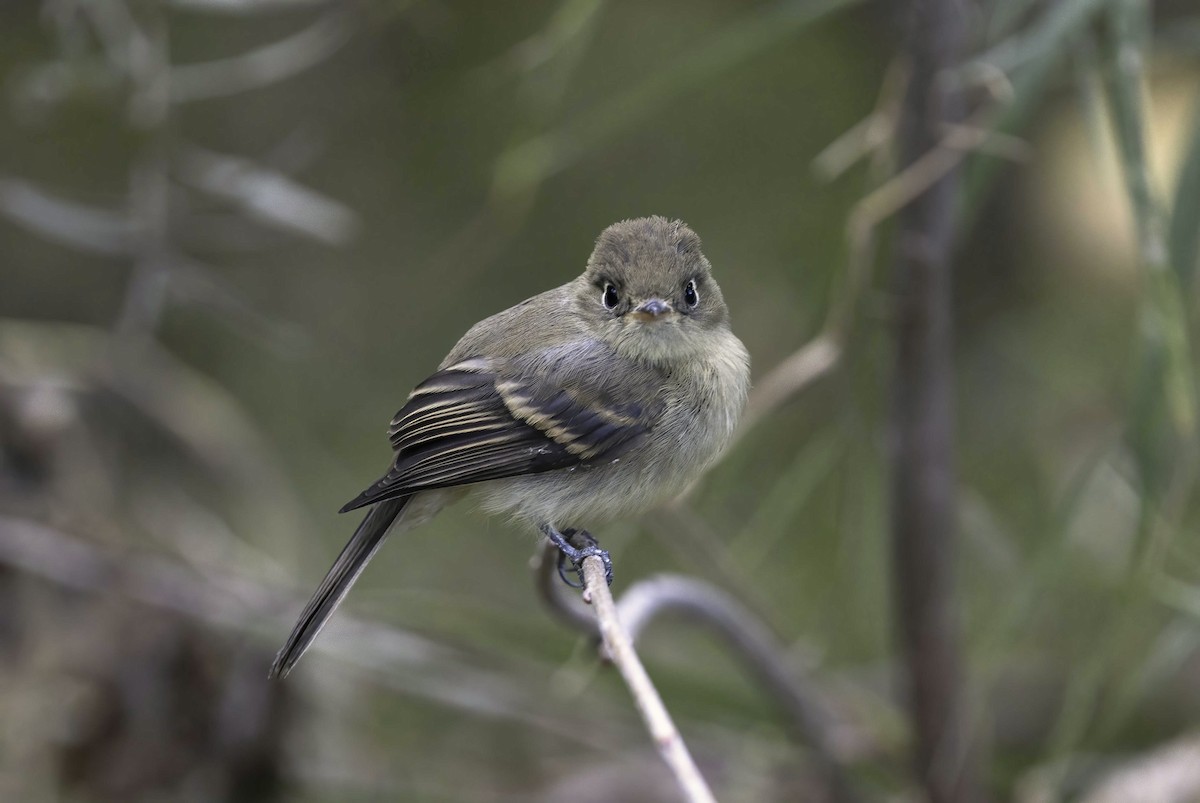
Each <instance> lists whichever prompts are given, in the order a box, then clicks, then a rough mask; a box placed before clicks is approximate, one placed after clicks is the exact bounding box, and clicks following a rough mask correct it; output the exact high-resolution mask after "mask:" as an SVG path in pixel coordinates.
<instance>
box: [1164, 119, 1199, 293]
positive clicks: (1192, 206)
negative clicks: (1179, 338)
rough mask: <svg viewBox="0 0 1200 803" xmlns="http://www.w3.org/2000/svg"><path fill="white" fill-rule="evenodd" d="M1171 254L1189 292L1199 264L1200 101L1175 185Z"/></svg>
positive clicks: (1181, 279) (1174, 265) (1182, 283)
mask: <svg viewBox="0 0 1200 803" xmlns="http://www.w3.org/2000/svg"><path fill="white" fill-rule="evenodd" d="M1170 251H1171V265H1172V267H1174V269H1175V273H1176V274H1177V275H1178V276H1179V283H1180V284H1181V285H1182V286H1183V288H1184V290H1190V289H1191V286H1192V280H1193V277H1194V276H1195V273H1196V263H1197V262H1200V100H1198V101H1197V102H1196V110H1195V114H1194V120H1193V122H1192V136H1191V142H1190V144H1189V145H1188V147H1187V151H1186V154H1185V156H1184V160H1183V166H1182V167H1181V168H1180V170H1179V179H1178V181H1177V183H1176V185H1175V202H1174V204H1173V205H1172V207H1171V230H1170Z"/></svg>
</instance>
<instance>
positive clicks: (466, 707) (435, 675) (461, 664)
mask: <svg viewBox="0 0 1200 803" xmlns="http://www.w3.org/2000/svg"><path fill="white" fill-rule="evenodd" d="M0 566H11V567H14V568H16V569H19V570H21V571H23V572H26V573H29V574H31V575H33V576H36V577H39V578H41V579H43V580H47V581H49V582H52V583H55V584H57V585H60V586H62V587H64V588H68V589H71V590H73V591H79V592H87V593H89V594H99V593H109V592H116V593H118V594H122V595H124V596H126V597H128V598H130V599H132V600H135V601H137V602H139V603H142V604H144V605H149V606H152V607H154V608H160V609H163V610H167V611H171V612H174V613H177V614H180V615H182V616H185V617H187V618H188V619H191V620H195V621H199V622H202V623H204V624H207V625H209V626H211V627H216V628H219V629H221V630H225V631H233V632H237V633H246V634H251V635H254V636H260V635H262V632H263V630H264V629H265V628H268V627H269V628H271V629H272V630H274V631H278V632H286V628H288V627H290V626H291V624H292V619H293V617H294V614H295V611H296V609H298V608H299V607H300V605H301V602H302V600H300V599H299V598H296V597H294V596H293V595H292V594H289V593H287V592H285V591H284V590H282V589H279V588H274V587H272V586H271V585H269V584H266V583H264V582H263V580H262V579H261V578H253V579H252V578H248V577H243V576H239V575H238V574H237V572H236V571H234V570H232V569H231V568H230V567H222V568H221V569H220V570H219V571H216V570H213V571H207V572H198V571H196V570H195V568H190V567H187V566H184V565H183V564H181V563H179V562H177V561H175V560H172V559H168V558H164V557H158V556H152V555H147V554H143V553H137V552H124V551H122V552H117V551H113V550H109V549H104V548H101V547H98V546H96V545H93V544H91V543H89V542H87V541H84V540H82V539H80V538H77V537H75V536H72V535H68V534H67V533H64V532H62V531H60V530H57V529H55V528H53V527H50V526H48V525H45V524H41V523H38V522H34V521H29V520H25V519H20V518H15V517H12V516H0ZM313 651H314V653H322V654H325V655H327V656H329V657H332V658H335V659H337V660H338V661H340V662H343V663H345V664H349V665H351V666H354V667H356V668H358V669H361V670H366V671H368V672H369V673H370V674H371V676H372V677H373V678H374V679H375V680H376V681H378V682H379V683H380V684H382V685H384V686H387V687H389V688H392V689H394V690H396V691H399V692H401V693H404V694H412V695H414V696H418V697H421V698H424V699H428V700H433V701H435V702H438V703H441V704H443V705H447V706H449V707H452V708H456V709H460V710H463V711H467V712H469V713H471V714H472V715H476V716H485V717H493V718H497V719H505V720H512V721H516V722H521V723H524V724H526V725H530V726H532V727H536V728H538V729H541V730H546V731H549V732H551V733H554V734H555V735H556V736H558V737H561V738H565V739H569V740H571V741H574V742H578V743H581V744H584V745H587V746H589V747H593V748H597V747H603V746H604V745H605V744H606V742H605V740H603V739H598V738H596V734H595V733H590V734H589V733H588V732H586V731H585V730H582V729H578V728H573V727H570V724H569V723H570V721H571V717H569V716H566V715H565V714H564V715H562V716H556V715H554V714H553V713H542V714H539V713H538V712H539V710H540V711H543V712H545V711H546V709H547V705H549V703H550V701H548V700H546V699H545V698H544V696H541V695H539V694H538V693H537V692H536V691H532V690H526V689H524V688H522V687H521V686H520V685H519V684H515V683H514V682H513V681H512V680H511V677H512V676H513V675H515V674H516V673H515V672H512V671H510V672H507V673H506V672H494V671H488V670H485V669H480V668H477V666H476V665H477V664H478V663H479V661H478V659H477V658H472V657H471V656H469V655H466V654H462V653H460V652H459V651H458V650H456V649H455V648H453V647H450V646H448V645H444V644H439V643H437V642H435V641H432V640H430V639H427V638H425V637H424V636H421V635H419V634H416V633H412V632H409V631H406V630H403V629H401V628H397V627H392V626H388V625H384V624H380V623H377V622H371V621H368V620H365V619H359V618H355V617H353V616H351V615H349V614H348V613H344V612H343V613H340V614H339V615H338V621H336V622H334V623H333V624H331V625H330V627H329V628H328V631H327V632H326V633H325V634H323V636H322V638H321V639H319V640H318V641H317V642H316V643H315V644H314V646H313ZM265 673H266V667H265V666H264V667H263V674H264V676H265Z"/></svg>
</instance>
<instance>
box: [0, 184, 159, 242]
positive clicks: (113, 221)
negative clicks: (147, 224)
mask: <svg viewBox="0 0 1200 803" xmlns="http://www.w3.org/2000/svg"><path fill="white" fill-rule="evenodd" d="M0 215H4V216H5V217H7V218H8V219H9V220H11V221H12V222H14V223H17V224H19V225H21V226H23V227H25V228H26V229H28V230H29V231H31V232H34V233H35V234H38V235H41V236H42V237H44V238H46V239H47V240H51V241H54V242H57V243H59V244H61V245H65V246H67V247H68V248H74V249H76V250H79V251H85V252H88V253H93V254H102V255H105V256H127V255H128V254H129V253H130V250H131V249H132V247H133V246H132V240H133V238H134V236H135V235H136V231H135V229H134V226H133V224H132V223H131V222H130V221H129V219H128V217H127V216H126V215H124V214H121V213H120V212H115V211H112V210H109V209H102V208H99V207H94V206H88V205H85V204H81V203H78V202H76V201H68V200H66V199H64V198H57V197H55V196H53V195H50V194H49V193H47V192H45V191H43V190H42V189H40V188H39V187H37V185H35V184H31V183H29V182H27V181H21V180H19V179H8V178H0Z"/></svg>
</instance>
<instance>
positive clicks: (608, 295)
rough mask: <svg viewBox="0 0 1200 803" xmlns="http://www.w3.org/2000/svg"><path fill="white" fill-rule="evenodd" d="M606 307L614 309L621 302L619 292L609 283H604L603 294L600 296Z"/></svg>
mask: <svg viewBox="0 0 1200 803" xmlns="http://www.w3.org/2000/svg"><path fill="white" fill-rule="evenodd" d="M600 300H601V301H602V302H603V304H604V307H605V308H606V309H616V308H617V305H618V304H620V303H621V294H620V293H618V292H617V288H615V287H613V286H612V285H611V284H606V285H604V295H602V296H601V297H600Z"/></svg>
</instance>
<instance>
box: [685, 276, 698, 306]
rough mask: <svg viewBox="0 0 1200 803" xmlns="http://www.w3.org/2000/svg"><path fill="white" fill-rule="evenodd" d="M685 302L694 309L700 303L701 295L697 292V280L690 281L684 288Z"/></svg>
mask: <svg viewBox="0 0 1200 803" xmlns="http://www.w3.org/2000/svg"><path fill="white" fill-rule="evenodd" d="M683 301H684V303H685V304H687V305H688V306H689V307H692V308H693V309H695V307H696V305H697V304H699V303H700V294H699V293H698V292H696V280H695V279H689V280H688V283H687V284H685V285H684V286H683Z"/></svg>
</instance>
